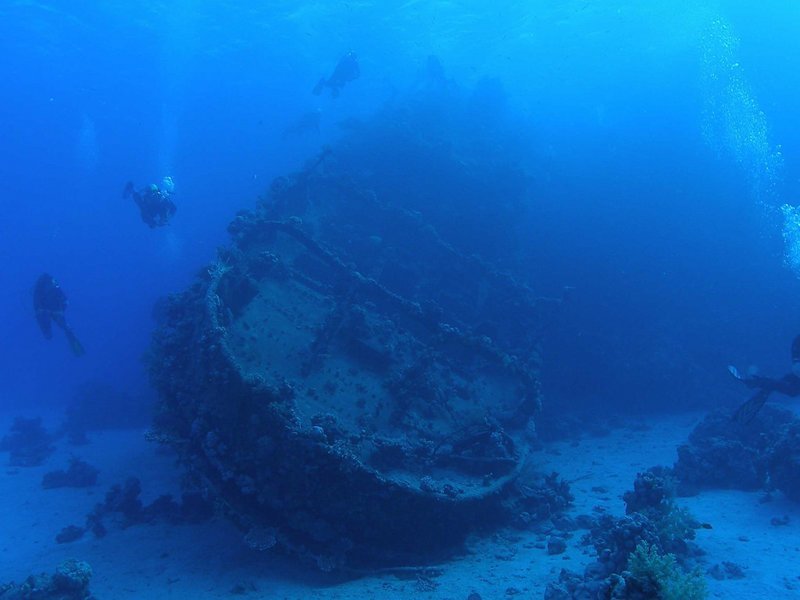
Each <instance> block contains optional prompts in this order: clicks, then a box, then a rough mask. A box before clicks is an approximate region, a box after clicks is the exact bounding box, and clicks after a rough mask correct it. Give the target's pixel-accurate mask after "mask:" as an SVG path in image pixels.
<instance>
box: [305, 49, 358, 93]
mask: <svg viewBox="0 0 800 600" xmlns="http://www.w3.org/2000/svg"><path fill="white" fill-rule="evenodd" d="M360 75H361V69H360V68H359V66H358V57H357V56H356V53H355V52H348V53H347V54H345V55H344V56H343V57H342V58H340V59H339V62H338V64H337V65H336V68H335V69H334V71H333V74H332V75H331V76H330V77H328V78H327V79H325V78H324V77H323V78H322V79H320V80H319V82H318V83H317V85H315V86H314V90H313V91H314V95H315V96H319V95H320V94H321V93H322V90H323V89H325V88H326V87H329V88H330V89H331V97H333V98H336V97H337V96H338V95H339V90H341V89H342V88H343V87H344V86H345V84H347V83H349V82H351V81H354V80H356V79H358V78H359V76H360Z"/></svg>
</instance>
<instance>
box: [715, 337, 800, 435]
mask: <svg viewBox="0 0 800 600" xmlns="http://www.w3.org/2000/svg"><path fill="white" fill-rule="evenodd" d="M728 372H729V373H730V374H731V375H733V377H735V378H736V379H738V380H739V381H741V382H742V383H744V384H745V385H746V386H747V387H749V388H752V389H757V390H758V391H757V392H756V393H755V394H754V395H753V396H752V397H751V398H750V399H749V400H747V402H745V403H744V404H742V405H741V406H740V407H739V408H738V409H736V412H735V413H734V414H733V418H734V419H735V420H736V421H738V422H739V423H745V424H746V423H749V422H750V421H752V420H753V419H754V418H755V417H756V415H757V414H758V411H759V410H761V407H762V406H764V403H765V402H766V401H767V398H769V396H770V394H772V392H778V393H779V394H783V395H785V396H789V397H791V398H795V397H797V396H800V335H798V336H797V337H795V338H794V340H793V341H792V371H791V372H790V373H787V374H786V375H784V376H783V377H781V378H780V379H773V378H771V377H762V376H760V375H742V374H741V373H739V370H738V369H737V368H736V367H734V366H733V365H728Z"/></svg>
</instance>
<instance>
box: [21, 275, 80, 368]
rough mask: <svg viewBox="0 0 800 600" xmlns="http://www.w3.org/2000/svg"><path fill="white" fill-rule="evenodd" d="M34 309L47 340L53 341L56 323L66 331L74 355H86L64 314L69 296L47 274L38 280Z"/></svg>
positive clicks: (35, 288) (34, 292)
mask: <svg viewBox="0 0 800 600" xmlns="http://www.w3.org/2000/svg"><path fill="white" fill-rule="evenodd" d="M33 309H34V311H35V312H36V322H37V323H38V324H39V329H41V330H42V333H43V334H44V337H45V339H48V340H49V339H52V337H53V323H55V324H56V325H58V326H59V327H61V329H63V330H64V335H66V336H67V341H68V342H69V347H70V348H71V349H72V353H73V354H74V355H75V356H83V355H84V353H85V351H84V349H83V345H82V344H81V343H80V342H79V341H78V338H77V337H76V336H75V333H74V332H73V331H72V328H71V327H70V326H69V325H67V320H66V318H65V317H64V312H65V311H66V310H67V296H66V294H64V292H63V290H62V289H61V288H60V287H59V285H58V283H56V280H55V279H53V278H52V276H50V275H48V274H47V273H43V274H42V275H40V276H39V279H37V280H36V285H35V286H34V288H33Z"/></svg>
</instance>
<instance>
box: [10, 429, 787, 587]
mask: <svg viewBox="0 0 800 600" xmlns="http://www.w3.org/2000/svg"><path fill="white" fill-rule="evenodd" d="M24 416H32V415H24ZM12 417H13V415H0V433H4V432H5V431H7V430H8V428H9V426H10V424H11V422H12ZM701 418H702V415H699V414H690V415H683V416H672V417H668V418H659V419H658V420H656V419H653V420H650V421H637V422H631V423H630V424H629V425H627V426H623V427H619V428H617V429H614V430H612V431H611V432H610V433H609V434H608V435H606V436H603V437H586V438H583V439H580V440H578V441H567V442H557V443H550V444H547V445H545V448H544V449H543V450H542V451H541V452H538V453H536V454H534V456H533V460H534V461H536V462H537V463H538V466H539V467H540V469H541V470H542V471H546V472H550V471H557V472H558V473H559V474H560V475H561V476H562V477H564V478H565V479H567V480H568V481H570V482H572V492H573V494H574V495H575V503H574V506H573V507H572V508H571V509H570V511H569V515H570V516H577V515H579V514H587V513H597V512H603V511H605V512H608V513H610V514H614V515H621V514H623V513H624V509H625V506H624V503H623V501H622V494H623V493H624V492H625V491H627V490H629V489H632V487H633V480H634V478H635V476H636V474H637V473H638V472H641V471H643V470H645V469H647V468H649V467H651V466H655V465H658V464H663V465H672V464H673V463H674V461H675V459H676V457H677V454H676V448H677V446H678V445H679V444H681V443H682V442H684V441H685V440H686V438H687V436H688V434H689V432H690V431H691V429H692V428H693V427H694V425H695V424H696V423H697V422H698V421H699V420H700V419H701ZM46 422H47V420H46ZM50 424H51V425H52V424H54V423H53V422H51V423H50ZM71 456H77V457H79V458H81V459H83V460H86V461H88V462H89V463H91V464H92V465H94V466H96V467H97V468H98V469H99V470H100V476H99V478H98V482H97V484H96V485H95V486H93V487H91V488H88V489H70V488H64V489H51V490H45V489H43V488H42V486H41V480H42V476H43V475H44V474H45V473H46V472H48V471H52V470H54V469H64V468H66V467H67V464H68V461H69V458H70V457H71ZM7 460H8V455H6V454H0V461H1V462H0V464H2V465H3V466H2V468H0V498H2V511H0V582H7V581H18V582H19V581H21V580H23V579H24V578H25V577H26V576H27V575H29V574H31V573H37V572H52V571H54V569H55V568H56V566H57V565H58V564H59V563H60V562H61V561H62V560H64V559H66V558H77V559H80V560H85V561H87V562H89V563H90V564H91V566H92V569H93V571H94V576H93V578H92V584H91V590H92V592H93V594H94V595H95V596H96V597H97V598H99V599H101V600H104V599H127V598H148V599H153V600H160V599H162V598H170V599H175V598H192V599H202V598H232V597H245V598H270V599H286V600H289V599H291V600H294V599H300V598H311V599H338V600H355V599H363V598H410V597H414V598H430V599H435V600H445V599H447V600H466V598H467V597H468V596H469V594H470V593H472V592H477V593H478V594H480V596H481V597H482V598H483V599H484V600H489V599H495V598H497V599H500V598H521V599H525V598H542V597H543V595H544V591H545V588H546V586H547V584H548V582H550V581H554V580H556V579H557V578H558V574H559V572H560V570H561V569H562V568H567V569H571V570H575V571H579V572H582V570H583V568H584V566H585V565H586V564H588V563H589V562H591V561H592V560H593V557H592V556H591V555H590V554H589V551H588V550H587V549H586V548H584V547H582V546H581V543H580V542H581V538H582V537H583V534H584V533H585V531H582V530H578V531H576V532H574V533H573V535H572V536H571V537H570V538H569V540H568V542H567V544H568V545H567V551H566V552H565V553H563V554H560V555H553V556H551V555H548V553H547V550H546V548H545V542H546V536H545V535H543V534H541V533H534V532H530V531H521V532H520V531H512V530H508V531H504V532H501V533H498V534H496V535H494V536H492V537H491V538H484V539H475V540H472V541H470V543H469V544H468V545H467V551H466V553H465V554H464V555H462V556H458V557H455V558H453V559H452V560H451V561H449V562H448V563H446V564H444V565H439V569H437V573H436V575H435V576H432V577H430V578H422V579H420V578H418V577H416V576H412V577H410V578H401V577H399V576H398V575H396V574H384V575H379V576H374V575H373V576H365V577H362V578H359V579H349V580H344V581H343V580H341V579H333V578H330V577H329V576H325V575H324V574H321V573H318V572H315V571H313V570H310V569H308V568H305V567H304V566H301V565H298V564H296V563H294V562H292V561H291V560H289V559H286V558H283V557H280V556H273V555H270V554H269V553H259V552H256V551H253V550H251V549H250V548H248V547H247V546H246V545H245V544H244V543H243V541H242V536H241V534H240V533H239V532H238V531H237V530H235V529H234V528H233V527H232V526H231V525H230V524H228V523H227V522H226V521H224V520H220V519H214V520H212V521H210V522H207V523H204V524H201V525H175V526H172V525H167V524H164V523H160V524H153V525H136V526H132V527H129V528H127V529H120V528H119V527H115V526H114V525H111V526H110V527H109V532H108V535H107V536H105V537H104V538H100V539H96V538H95V537H94V536H93V535H91V534H87V535H85V536H84V537H83V538H82V539H80V540H78V541H76V542H72V543H69V544H57V543H56V542H55V536H56V534H57V533H58V532H59V531H60V530H61V529H62V528H63V527H65V526H66V525H70V524H75V525H83V523H84V519H85V516H86V514H87V513H88V512H89V511H90V510H91V509H92V508H93V507H94V505H95V504H96V503H98V502H101V501H102V500H103V498H104V495H105V492H106V490H107V489H108V488H109V487H110V486H111V485H113V484H115V483H123V482H124V481H125V480H126V479H127V478H128V477H132V476H133V477H138V478H139V479H140V480H141V482H142V490H143V491H142V500H143V501H144V502H145V503H147V502H150V501H152V500H153V499H155V498H156V497H157V496H159V495H161V494H165V493H172V494H175V495H178V496H179V493H180V478H181V474H180V471H179V470H178V469H177V468H176V467H175V465H174V459H173V458H172V456H171V455H169V454H166V453H164V452H163V451H159V449H158V447H157V446H155V445H154V444H152V443H149V442H147V441H145V438H144V431H141V430H136V431H130V430H128V431H106V432H101V433H93V434H91V436H90V444H88V445H86V446H78V447H75V446H70V445H69V444H67V443H66V442H65V441H63V440H62V441H59V442H58V443H57V451H56V453H54V454H53V455H52V456H50V457H49V459H48V460H47V461H46V462H45V464H44V465H42V466H40V467H34V468H18V467H9V466H7ZM762 498H763V494H762V493H745V492H739V491H722V490H719V491H706V492H703V493H701V494H699V495H698V496H695V497H691V498H681V499H679V503H680V504H681V505H683V506H686V507H687V508H689V510H690V511H691V512H692V513H693V514H694V515H695V517H697V519H698V520H700V521H701V522H707V523H710V524H711V525H712V529H701V530H699V531H698V533H697V539H696V542H697V543H698V544H699V545H700V547H701V548H702V549H703V550H705V551H706V553H707V554H706V555H705V556H704V557H703V564H704V567H705V568H708V567H711V566H713V565H715V564H718V563H721V562H722V561H730V562H734V563H737V564H739V565H741V566H742V567H744V568H745V573H746V576H745V577H744V578H743V579H724V580H716V579H714V578H712V577H708V578H707V580H708V587H709V592H710V597H712V598H739V599H749V598H753V599H756V598H758V599H763V598H771V599H781V598H800V534H799V533H798V527H800V505H798V504H795V503H792V502H789V501H787V500H785V499H784V498H783V497H781V496H780V494H776V495H775V497H774V499H773V500H772V501H770V502H762V501H761V500H762ZM784 517H788V523H787V524H785V525H781V526H776V525H773V524H772V523H771V522H772V519H773V518H778V519H780V520H781V521H786V519H785V518H784Z"/></svg>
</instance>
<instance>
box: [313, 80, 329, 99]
mask: <svg viewBox="0 0 800 600" xmlns="http://www.w3.org/2000/svg"><path fill="white" fill-rule="evenodd" d="M326 83H327V82H326V81H325V78H324V77H323V78H321V79H320V80H319V81H318V82H317V85H315V86H314V89H313V90H312V91H313V92H314V95H315V96H319V95H320V94H321V93H322V90H323V89H324V88H325V84H326Z"/></svg>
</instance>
